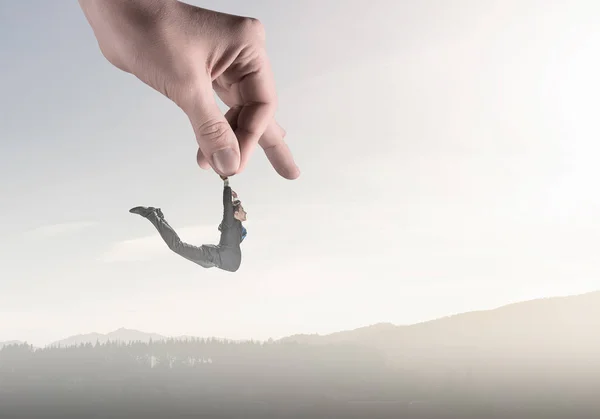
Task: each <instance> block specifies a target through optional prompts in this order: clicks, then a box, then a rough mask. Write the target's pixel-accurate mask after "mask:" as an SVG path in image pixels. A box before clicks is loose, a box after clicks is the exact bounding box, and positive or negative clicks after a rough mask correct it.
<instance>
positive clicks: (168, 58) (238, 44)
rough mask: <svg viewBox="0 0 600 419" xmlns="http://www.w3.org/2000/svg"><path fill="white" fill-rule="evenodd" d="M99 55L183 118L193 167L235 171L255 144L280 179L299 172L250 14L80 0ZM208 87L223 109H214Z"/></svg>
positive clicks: (142, 0) (144, 0) (133, 0)
mask: <svg viewBox="0 0 600 419" xmlns="http://www.w3.org/2000/svg"><path fill="white" fill-rule="evenodd" d="M79 4H80V6H81V8H82V10H83V12H84V14H85V16H86V18H87V20H88V22H89V23H90V26H91V27H92V29H93V31H94V35H95V36H96V39H97V40H98V45H99V46H100V50H101V51H102V54H103V55H104V56H105V57H106V59H107V60H108V61H109V62H110V63H112V64H113V65H114V66H116V67H117V68H119V69H121V70H123V71H125V72H127V73H130V74H133V75H134V76H136V77H137V78H138V79H140V80H141V81H142V82H144V83H146V84H147V85H148V86H150V87H152V88H153V89H155V90H157V91H158V92H160V93H162V94H163V95H164V96H166V97H167V98H169V99H171V100H172V101H173V102H174V103H175V104H176V105H177V106H179V107H180V108H181V109H182V110H183V111H184V112H185V113H186V115H187V116H188V118H189V120H190V122H191V124H192V127H193V130H194V134H195V136H196V141H197V143H198V153H197V156H196V159H197V162H198V165H199V166H200V167H201V168H203V169H210V168H211V167H212V169H213V170H214V171H215V172H217V173H218V174H219V175H221V176H222V177H226V176H232V175H235V174H239V173H241V172H242V171H243V170H244V168H245V167H246V165H247V163H248V160H249V159H250V157H251V155H252V153H253V151H254V149H255V148H256V145H257V144H258V145H260V147H261V148H262V149H263V150H264V152H265V154H266V156H267V158H268V159H269V161H270V162H271V165H272V166H273V168H274V169H275V170H276V171H277V173H279V175H281V176H282V177H284V178H286V179H296V178H297V177H298V176H299V175H300V170H299V169H298V167H297V165H296V163H295V162H294V158H293V156H292V153H291V151H290V149H289V147H288V146H287V144H286V143H285V141H284V137H285V131H284V130H283V128H281V126H279V124H278V123H277V122H276V121H275V119H274V115H275V110H276V107H277V95H276V91H275V83H274V79H273V74H272V72H271V65H270V63H269V59H268V56H267V53H266V50H265V32H264V29H263V27H262V25H261V23H260V22H259V21H257V20H256V19H252V18H248V17H241V16H234V15H229V14H224V13H219V12H215V11H212V10H207V9H202V8H199V7H195V6H191V5H188V4H185V3H182V2H179V1H175V0H79ZM213 92H216V94H217V95H218V96H219V98H220V99H221V100H222V101H223V102H224V103H225V104H226V105H227V106H228V107H229V110H228V111H227V113H226V114H225V115H223V114H222V113H221V111H220V110H219V108H218V106H217V103H216V101H215V99H214V96H213Z"/></svg>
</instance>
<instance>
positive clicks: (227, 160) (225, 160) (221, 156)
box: [212, 148, 239, 176]
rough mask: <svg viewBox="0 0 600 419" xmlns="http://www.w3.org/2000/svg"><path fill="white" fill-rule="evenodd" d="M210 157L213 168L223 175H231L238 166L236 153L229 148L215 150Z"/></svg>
mask: <svg viewBox="0 0 600 419" xmlns="http://www.w3.org/2000/svg"><path fill="white" fill-rule="evenodd" d="M212 159H213V164H214V165H215V169H217V172H219V173H220V174H222V175H223V176H231V175H233V174H234V173H235V171H236V170H237V168H238V166H239V161H238V158H237V155H236V153H235V151H233V149H231V148H224V149H222V150H219V151H217V152H215V153H214V154H213V155H212Z"/></svg>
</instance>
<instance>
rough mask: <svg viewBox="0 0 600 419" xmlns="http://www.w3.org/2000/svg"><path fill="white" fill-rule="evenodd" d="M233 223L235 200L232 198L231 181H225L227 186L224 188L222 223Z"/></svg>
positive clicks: (225, 224) (228, 224) (229, 224)
mask: <svg viewBox="0 0 600 419" xmlns="http://www.w3.org/2000/svg"><path fill="white" fill-rule="evenodd" d="M232 224H233V201H232V199H231V187H229V183H228V182H227V181H225V187H224V188H223V221H222V222H221V225H224V226H227V227H229V226H231V225H232Z"/></svg>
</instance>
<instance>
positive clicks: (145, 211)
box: [129, 207, 162, 217]
mask: <svg viewBox="0 0 600 419" xmlns="http://www.w3.org/2000/svg"><path fill="white" fill-rule="evenodd" d="M129 212H130V213H132V214H138V215H141V216H142V217H147V216H149V215H150V214H152V213H153V212H156V208H154V207H135V208H131V209H130V210H129ZM161 214H162V212H161Z"/></svg>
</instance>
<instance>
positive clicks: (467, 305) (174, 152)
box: [0, 0, 600, 345]
mask: <svg viewBox="0 0 600 419" xmlns="http://www.w3.org/2000/svg"><path fill="white" fill-rule="evenodd" d="M190 3H192V4H195V5H198V6H201V7H206V8H209V9H213V10H219V11H223V12H227V13H232V14H237V15H244V16H252V17H255V18H258V19H260V20H261V21H262V23H263V24H264V26H265V28H266V33H267V51H268V54H269V57H270V60H271V62H272V65H273V70H274V73H275V79H276V85H277V90H278V97H279V108H278V111H277V120H278V121H279V122H280V124H281V125H282V126H283V127H284V128H285V129H286V131H287V138H286V140H287V142H288V144H289V145H290V148H291V149H292V152H293V153H294V156H295V158H296V161H297V163H298V165H299V167H300V169H301V170H302V175H301V176H300V178H299V179H297V180H294V181H288V180H285V179H283V178H280V177H279V176H278V175H277V174H276V172H275V171H274V170H273V169H272V168H271V166H270V164H269V163H268V161H267V159H266V157H265V156H264V154H263V153H262V150H260V149H257V151H256V153H255V154H254V156H253V158H252V160H251V162H250V164H249V165H248V167H247V169H246V170H245V171H244V172H243V173H242V174H241V175H239V176H236V177H234V178H233V179H232V180H231V183H232V186H233V189H234V190H236V191H237V192H238V193H239V195H240V198H241V199H242V201H243V202H244V207H245V209H246V210H247V212H248V217H249V219H248V222H247V223H246V227H247V229H248V237H247V239H246V240H245V241H244V243H243V245H242V251H243V262H242V266H241V268H240V270H239V271H238V272H236V273H235V274H231V273H228V272H224V271H220V270H217V269H203V268H201V267H199V266H197V265H195V264H193V263H191V262H188V261H186V260H184V259H183V258H180V257H178V256H177V255H175V254H174V253H172V252H171V251H169V250H168V249H167V247H166V246H165V245H164V243H162V242H161V239H160V237H159V236H158V233H156V231H155V230H154V229H153V227H152V226H151V224H150V223H148V222H147V221H145V220H143V219H142V218H140V217H139V216H135V215H132V214H130V213H129V212H128V209H129V208H131V207H133V206H137V205H147V206H156V207H160V208H162V210H163V212H164V213H165V216H166V218H167V219H168V220H169V222H170V224H171V225H172V226H173V227H175V228H176V229H177V231H178V232H179V234H180V236H181V238H182V239H183V240H184V241H186V242H190V243H193V244H203V243H213V242H216V241H217V240H218V231H217V226H218V224H219V222H220V216H221V213H222V208H221V191H222V189H221V188H222V183H221V181H220V180H219V179H218V177H217V176H216V175H215V174H214V173H212V174H211V173H210V172H206V171H203V170H201V169H199V168H198V166H197V165H196V162H195V156H196V150H197V145H196V142H195V138H194V135H193V131H192V129H191V127H190V126H189V122H188V120H187V117H185V115H184V114H183V112H182V111H181V110H180V109H178V108H177V107H176V106H175V105H174V104H173V103H171V102H170V101H169V100H167V99H165V98H164V97H162V96H161V95H160V94H158V93H157V92H155V91H153V90H152V89H150V88H149V87H147V86H145V85H144V84H143V83H141V82H140V81H138V80H137V79H135V78H134V77H133V76H130V75H128V74H125V73H123V72H121V71H119V70H117V69H116V68H114V67H112V66H111V65H110V64H109V63H108V62H107V61H106V60H105V59H104V57H103V56H102V55H101V53H100V51H99V49H98V47H97V43H96V40H95V38H94V36H93V33H92V31H91V28H90V27H89V25H88V23H87V21H86V20H85V18H84V16H83V13H82V12H81V10H80V9H79V6H78V4H77V2H75V1H69V2H67V1H62V2H47V1H44V0H24V1H8V0H0V62H2V65H1V66H0V76H1V80H2V95H0V115H1V117H0V138H1V140H0V196H1V197H2V198H1V200H0V203H1V205H0V341H4V340H13V339H15V340H23V341H28V342H30V343H32V344H34V345H44V344H47V343H50V342H52V341H55V340H58V339H61V338H64V337H67V336H70V335H74V334H79V333H88V332H92V331H93V332H100V333H107V332H110V331H112V330H115V329H117V328H120V327H126V328H133V329H138V330H142V331H147V332H155V333H160V334H163V335H170V336H177V335H194V336H203V337H209V336H216V337H225V338H231V339H250V338H253V339H261V340H262V339H268V338H270V337H271V338H274V339H276V338H279V337H283V336H287V335H291V334H296V333H321V334H324V333H331V332H336V331H340V330H346V329H353V328H358V327H362V326H366V325H370V324H374V323H379V322H391V323H394V324H412V323H416V322H420V321H425V320H430V319H434V318H438V317H442V316H447V315H451V314H455V313H460V312H466V311H472V310H482V309H492V308H495V307H498V306H501V305H504V304H508V303H512V302H515V301H522V300H526V299H532V298H541V297H551V296H558V295H569V294H578V293H583V292H587V291H594V290H598V289H600V276H599V275H598V274H599V273H600V262H599V261H598V257H597V254H596V253H597V252H596V250H597V248H598V244H599V242H600V223H599V221H600V216H599V215H598V214H599V212H598V210H599V209H600V208H599V207H600V196H599V194H598V192H597V180H598V179H600V166H599V165H597V164H596V163H597V156H598V154H599V152H600V142H598V137H599V134H600V129H599V127H598V124H597V123H596V117H597V115H596V113H595V111H594V110H597V109H600V107H599V106H598V103H597V102H598V100H599V99H598V98H600V80H599V79H598V77H597V75H598V74H600V58H599V57H600V56H599V54H598V47H597V46H598V44H599V42H600V27H599V26H598V25H597V22H596V21H595V16H597V15H598V13H599V12H600V3H598V2H596V1H593V0H590V1H583V0H579V1H569V2H566V1H558V0H556V1H541V0H540V1H536V0H502V1H493V0H485V1H480V0H456V1H453V2H445V1H442V0H422V1H419V2H414V1H396V0H386V1H384V0H370V1H369V2H364V1H362V0H360V1H359V0H335V1H334V0H318V1H317V0H302V1H299V0H295V1H289V2H281V1H279V0H261V1H241V0H219V1H217V0H207V1H195V2H190Z"/></svg>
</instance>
